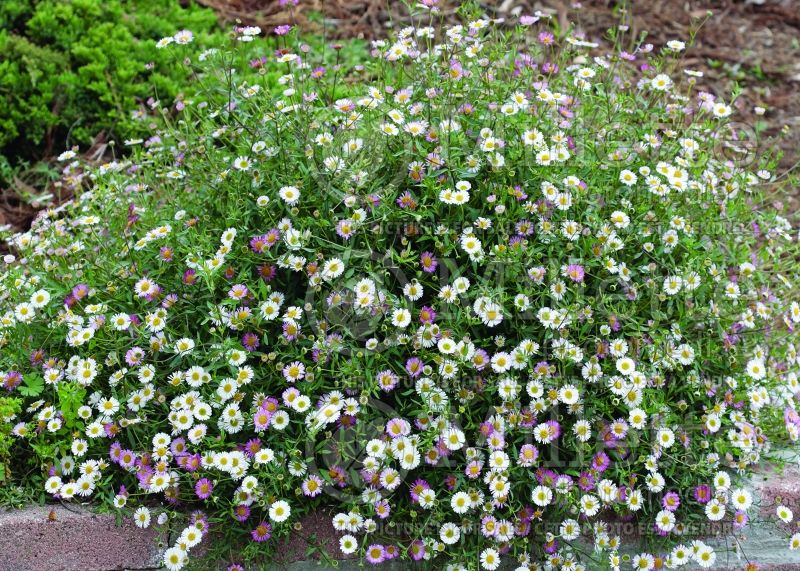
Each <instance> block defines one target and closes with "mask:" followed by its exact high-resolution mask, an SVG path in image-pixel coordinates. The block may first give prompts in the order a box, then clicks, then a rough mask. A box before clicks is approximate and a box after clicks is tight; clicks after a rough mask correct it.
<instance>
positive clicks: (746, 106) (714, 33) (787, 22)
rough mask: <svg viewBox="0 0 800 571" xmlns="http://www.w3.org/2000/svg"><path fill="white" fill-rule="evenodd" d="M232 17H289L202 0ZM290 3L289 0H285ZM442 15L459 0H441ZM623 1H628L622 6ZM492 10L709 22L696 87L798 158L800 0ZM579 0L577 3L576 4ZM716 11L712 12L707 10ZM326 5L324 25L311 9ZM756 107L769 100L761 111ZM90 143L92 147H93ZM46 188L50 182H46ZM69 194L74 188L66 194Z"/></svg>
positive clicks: (536, 0) (383, 6)
mask: <svg viewBox="0 0 800 571" xmlns="http://www.w3.org/2000/svg"><path fill="white" fill-rule="evenodd" d="M196 1H197V3H199V4H203V5H205V6H208V7H210V8H213V9H214V10H216V11H217V13H218V14H219V15H220V17H221V18H222V19H223V20H225V21H227V22H229V23H232V22H240V23H243V24H250V25H260V26H262V28H264V29H265V30H268V29H270V28H271V27H273V26H276V25H278V24H284V23H287V20H289V17H288V12H287V8H283V7H281V6H280V3H279V1H278V0H196ZM289 3H290V4H291V0H290V1H289ZM439 4H440V6H441V7H442V10H443V11H444V13H445V14H452V13H453V12H454V8H455V6H456V5H457V4H458V2H456V1H453V0H440V2H439ZM622 4H626V5H627V7H628V9H627V10H621V9H620V6H621V5H622ZM481 5H482V7H483V8H484V9H485V10H486V12H487V14H491V15H492V16H495V17H509V18H510V17H513V16H514V15H516V14H520V13H523V14H532V13H533V12H534V11H536V10H542V11H546V12H550V13H552V14H553V15H554V16H555V17H557V18H558V19H559V21H560V22H561V24H562V25H564V24H566V23H567V22H568V21H572V22H575V23H576V24H577V26H578V29H579V31H581V32H583V33H585V35H586V36H587V38H588V39H592V40H600V39H602V38H603V37H604V36H605V34H606V31H607V30H608V29H609V28H611V27H613V26H616V25H619V24H620V23H625V24H627V25H628V26H629V27H630V31H629V32H628V33H629V34H630V37H632V38H635V37H638V35H639V34H640V33H641V32H643V31H646V32H647V41H648V42H651V43H653V44H654V45H655V46H661V45H663V44H664V43H665V42H667V41H668V40H671V39H680V40H683V41H688V39H689V35H690V31H691V30H693V29H694V28H696V27H697V24H698V23H699V22H701V21H702V22H703V23H702V26H700V28H699V30H698V31H697V33H696V36H695V39H694V44H693V45H692V46H691V47H690V49H689V50H688V51H687V54H686V59H685V62H686V65H687V67H690V68H692V69H695V70H698V71H702V72H703V73H704V76H703V77H702V78H701V79H700V80H699V81H698V86H699V87H700V88H701V89H705V90H708V91H711V92H714V93H717V94H721V95H725V94H728V93H730V92H731V90H732V89H733V87H734V86H735V85H736V84H738V85H739V86H741V88H742V93H741V95H740V97H739V98H738V99H737V101H736V104H735V105H736V107H737V112H738V117H737V118H738V120H739V121H743V122H745V123H747V124H749V125H755V124H756V123H759V122H763V123H765V124H766V129H765V130H764V132H763V133H761V134H760V136H759V140H758V145H759V149H763V148H765V147H766V146H767V145H771V144H773V143H772V142H770V139H772V138H776V140H775V141H774V144H776V145H777V147H778V148H779V149H780V150H781V151H782V152H783V157H782V159H781V161H780V167H781V168H780V170H781V173H783V174H784V175H787V174H789V173H793V172H794V173H796V170H794V171H793V170H792V169H793V168H794V166H795V164H796V163H797V162H798V161H800V150H799V149H800V0H629V1H628V2H625V3H623V2H621V1H618V0H585V1H584V2H582V3H575V4H571V3H569V2H568V1H567V0H563V1H561V0H497V1H494V2H486V1H484V2H482V3H481ZM578 6H579V7H578ZM292 10H293V12H294V19H295V21H297V22H299V24H300V25H301V27H303V28H304V29H306V30H308V31H311V32H313V31H320V29H321V28H322V26H323V25H324V26H325V28H326V33H327V34H329V35H331V36H332V37H339V38H347V37H360V38H366V39H372V38H376V37H381V36H385V35H386V32H387V29H388V28H389V27H390V26H392V25H395V26H397V25H399V24H402V22H403V20H404V13H405V8H404V7H403V5H402V3H401V2H398V1H396V0H301V1H300V2H299V4H298V5H297V6H296V7H293V8H292ZM709 11H710V12H711V15H710V16H709V15H708V12H709ZM320 13H321V14H323V15H324V21H323V23H322V24H321V23H320V22H319V19H318V18H315V17H314V16H313V15H314V14H320ZM756 106H759V107H764V108H766V113H765V114H764V115H763V116H757V115H756V114H755V113H754V108H755V107H756ZM93 151H96V150H95V149H93ZM27 190H30V189H25V188H24V183H23V182H22V181H20V182H19V184H18V185H17V188H16V189H15V188H7V189H0V226H2V225H3V224H11V225H12V226H13V227H14V228H15V229H19V230H24V229H26V228H27V227H28V226H29V225H30V223H31V221H32V220H33V218H34V216H35V214H36V212H37V210H38V208H40V205H31V204H29V203H28V202H26V201H25V200H23V199H21V198H20V196H21V195H24V194H25V192H23V191H27ZM48 190H50V189H49V188H48ZM67 196H68V194H67ZM786 198H787V199H788V205H789V207H790V209H791V210H793V211H796V210H798V204H800V192H798V191H797V190H796V189H795V190H794V191H792V192H791V193H790V194H789V196H787V197H786Z"/></svg>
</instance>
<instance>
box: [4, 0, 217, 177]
mask: <svg viewBox="0 0 800 571" xmlns="http://www.w3.org/2000/svg"><path fill="white" fill-rule="evenodd" d="M181 28H188V29H191V30H192V31H193V32H194V33H195V34H200V35H205V34H207V33H212V32H215V31H216V30H217V23H216V18H215V16H214V13H213V12H212V11H211V10H206V9H201V8H198V7H196V6H189V7H187V8H184V7H182V6H181V4H180V3H179V2H178V0H133V1H128V2H122V1H120V0H4V1H3V2H0V53H2V55H0V93H2V95H0V154H2V155H4V156H5V158H6V159H7V160H8V161H9V163H11V164H16V163H18V162H19V161H20V160H26V159H38V158H42V156H43V155H45V154H47V153H48V152H52V150H53V149H57V148H61V147H62V146H63V145H64V142H65V140H68V141H69V142H70V143H87V142H90V141H91V140H92V139H93V138H94V137H95V136H97V135H98V134H99V133H100V132H101V131H104V130H105V131H106V133H107V135H110V137H111V138H117V139H119V140H120V141H121V140H122V139H124V138H126V137H130V136H133V135H137V134H139V133H140V132H141V131H142V130H143V125H142V121H141V120H140V119H141V118H142V116H143V113H142V110H143V109H145V101H146V100H147V99H148V98H151V97H155V98H158V97H163V98H166V99H168V100H172V99H173V98H174V97H175V95H176V94H178V92H179V91H180V88H181V86H182V85H185V83H186V77H187V76H186V75H185V71H186V70H185V69H184V68H181V67H177V66H168V65H165V60H166V59H167V58H165V57H164V56H163V55H162V54H161V53H160V52H159V50H158V49H157V48H156V45H155V44H156V41H158V40H159V39H160V38H161V37H163V36H165V35H167V34H171V33H173V32H174V31H175V30H176V29H181Z"/></svg>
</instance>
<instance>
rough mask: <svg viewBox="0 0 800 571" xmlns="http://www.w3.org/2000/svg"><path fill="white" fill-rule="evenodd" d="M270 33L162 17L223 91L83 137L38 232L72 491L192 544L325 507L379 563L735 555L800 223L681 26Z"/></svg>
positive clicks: (53, 487)
mask: <svg viewBox="0 0 800 571" xmlns="http://www.w3.org/2000/svg"><path fill="white" fill-rule="evenodd" d="M259 35H260V30H258V29H255V28H245V29H238V30H236V34H235V36H236V38H237V39H236V40H235V41H234V45H233V46H232V47H222V46H218V47H217V49H215V50H211V51H206V52H204V53H203V54H202V57H199V58H189V57H188V56H186V54H185V53H184V52H182V51H181V50H185V49H187V48H186V46H182V45H180V44H182V43H183V44H186V43H188V42H185V41H175V39H174V38H173V39H172V40H173V41H169V40H165V41H163V42H162V44H163V49H167V50H175V52H176V53H175V55H176V61H178V62H183V63H181V65H184V64H186V65H190V66H192V67H193V68H194V72H195V74H194V75H195V77H196V78H197V79H196V81H197V82H198V84H200V85H202V86H203V89H202V90H201V91H200V93H199V94H198V95H196V96H192V97H189V98H187V99H185V100H183V101H181V104H180V108H181V110H180V112H179V114H178V115H177V117H174V116H170V115H169V114H165V115H164V116H163V125H162V127H161V128H160V129H159V131H158V133H157V134H154V135H153V136H152V137H151V138H150V139H148V140H146V141H129V143H130V148H131V155H130V157H129V158H128V159H126V160H124V161H123V160H120V161H118V162H113V163H110V164H107V165H104V166H102V167H100V168H94V169H87V170H86V171H80V170H79V167H80V165H79V164H78V163H76V162H72V159H73V157H72V153H71V152H68V153H65V155H64V156H63V158H64V160H65V161H67V166H66V168H65V170H66V171H67V173H68V174H71V176H73V179H74V180H75V181H76V183H78V182H79V183H80V185H81V186H82V187H83V189H84V190H83V191H82V192H80V193H79V194H78V196H77V198H76V199H75V201H74V202H72V203H70V204H68V205H66V206H64V207H62V208H60V209H58V210H50V211H48V212H46V213H45V214H44V215H42V216H41V217H40V218H39V219H38V220H37V221H36V222H35V224H34V226H33V228H32V229H31V230H30V231H29V232H26V233H24V234H18V235H15V236H13V237H12V238H11V239H10V244H11V247H12V248H13V250H14V252H15V256H16V258H15V259H12V258H8V259H7V265H6V267H5V268H4V270H3V274H2V284H3V289H2V292H3V293H2V297H1V298H0V300H1V302H2V310H0V345H2V349H1V350H0V370H1V371H2V374H1V375H0V379H2V384H3V386H4V388H5V390H6V391H8V393H10V394H11V395H17V396H23V397H24V398H25V403H24V404H25V406H24V410H23V412H21V413H20V414H19V415H18V416H17V417H15V418H14V417H12V418H11V419H9V420H8V422H10V423H11V424H12V425H13V432H14V434H15V435H16V436H17V437H18V446H17V448H18V449H19V450H29V449H32V450H33V451H35V459H36V460H37V461H38V462H39V463H40V464H41V465H42V466H43V468H44V470H45V472H46V475H45V478H46V480H44V481H43V486H44V488H45V489H46V490H47V492H48V493H49V494H51V495H52V496H53V497H54V498H58V499H60V500H62V501H83V500H87V499H89V498H92V497H94V498H99V499H100V500H101V501H105V502H110V503H112V504H113V507H114V509H118V510H120V511H121V512H122V513H123V514H125V515H126V517H133V518H134V519H135V521H136V522H137V524H138V525H140V526H142V527H146V526H148V525H169V526H172V528H173V529H176V530H177V531H178V532H179V533H178V534H176V535H177V537H178V539H177V540H176V541H175V542H174V543H173V544H172V545H170V546H169V548H168V549H167V551H166V553H165V556H164V564H165V566H166V567H167V568H168V569H170V570H176V569H180V568H182V567H183V566H184V565H186V564H187V561H188V559H189V558H190V557H191V554H192V551H193V550H194V549H195V546H196V545H198V544H199V543H200V542H201V540H202V539H203V537H204V536H206V535H208V534H209V533H210V534H211V535H212V536H213V535H214V534H215V533H217V534H221V535H224V536H227V537H228V538H229V539H230V540H232V541H234V542H241V543H236V544H237V545H239V544H243V547H242V549H241V550H240V551H238V552H237V557H241V559H247V558H254V557H258V556H260V555H262V554H267V555H269V554H270V553H271V552H272V550H273V549H274V545H275V542H276V540H277V539H279V538H280V537H285V536H288V535H289V534H291V533H293V532H294V531H295V530H297V529H298V528H299V523H298V522H299V518H300V517H301V516H302V515H303V514H305V513H309V512H315V511H316V513H324V511H326V510H327V511H329V512H330V513H332V514H333V518H332V524H333V527H334V528H335V529H336V531H337V532H338V534H339V547H340V550H341V553H339V554H337V553H333V554H332V555H333V556H339V555H342V554H344V555H353V556H358V557H361V558H363V559H364V560H366V561H367V562H368V563H370V564H379V563H381V562H384V561H387V560H393V559H401V560H406V561H417V562H420V564H421V565H427V566H428V567H430V568H434V569H442V568H447V569H486V570H493V569H497V568H498V567H499V566H500V564H501V561H502V562H506V563H513V565H512V566H517V568H518V569H521V570H531V569H537V570H538V569H563V570H571V571H578V570H581V569H583V570H598V569H615V570H616V569H621V568H634V569H640V570H650V569H654V568H656V566H658V567H659V568H663V567H666V568H680V567H682V566H684V565H688V564H699V565H701V566H703V567H711V566H713V565H714V564H715V563H717V564H718V563H719V555H718V554H717V552H716V551H715V549H714V548H712V546H711V545H710V544H709V543H708V542H705V541H704V540H703V539H702V537H703V536H707V535H710V534H712V533H713V532H714V530H716V529H717V527H719V528H720V529H728V530H730V529H733V530H734V531H735V530H739V529H742V528H744V527H745V526H746V525H747V523H748V517H749V515H756V512H757V511H758V509H757V508H758V505H757V503H754V498H753V496H752V494H751V492H750V491H748V489H747V488H746V487H745V486H744V484H743V481H744V478H745V477H746V475H747V474H748V473H749V472H750V471H751V470H752V469H753V467H754V466H756V465H757V464H758V463H760V462H764V461H765V460H766V459H767V455H768V453H769V451H770V447H771V444H772V443H774V442H780V443H781V444H782V445H787V444H789V445H791V443H792V442H794V441H796V440H797V438H798V435H799V434H800V417H799V416H798V414H797V412H796V405H797V397H796V395H797V394H798V390H799V389H800V386H799V385H798V379H797V369H798V363H797V350H796V342H797V338H796V337H797V336H796V332H795V328H796V326H797V323H798V322H799V321H800V306H798V303H797V302H796V301H794V297H793V295H794V294H793V292H794V291H795V288H796V284H794V283H793V281H792V280H793V277H794V275H795V273H796V269H797V267H796V259H797V258H796V252H797V247H796V235H795V234H796V231H795V230H794V229H793V228H792V225H791V223H790V222H789V221H788V220H787V219H785V218H782V217H781V216H780V215H778V214H777V213H776V212H774V211H772V210H771V209H770V208H769V207H768V204H766V201H765V200H764V192H765V189H766V188H767V187H768V185H774V184H777V183H776V182H775V180H774V179H775V176H774V174H773V173H772V171H773V170H774V169H775V164H776V163H775V161H774V159H772V158H770V157H769V156H767V155H766V154H764V153H761V154H759V155H757V156H754V155H753V154H748V153H746V152H743V149H742V148H740V146H739V143H738V142H737V140H736V138H735V137H731V136H730V134H731V133H736V130H735V129H734V130H731V129H730V128H729V127H728V123H729V121H730V120H731V118H732V117H733V115H734V109H733V101H725V100H723V99H722V98H719V97H714V96H713V95H711V94H709V93H705V92H702V91H698V90H697V89H696V83H695V81H696V77H694V75H696V74H693V72H691V70H685V69H683V68H682V65H681V55H682V52H683V49H684V47H685V46H684V44H683V43H682V42H680V41H677V40H676V41H673V42H670V43H669V44H668V45H667V46H664V47H660V48H654V47H653V46H649V45H644V44H642V45H638V46H637V47H636V48H635V49H633V50H630V51H628V52H626V51H623V50H621V49H620V48H619V47H618V45H617V44H614V45H612V46H610V47H608V46H606V47H603V46H598V45H596V44H592V43H589V42H587V41H585V40H582V39H579V38H576V37H573V36H570V35H567V36H566V37H564V38H562V39H558V38H557V37H556V36H555V35H554V34H553V33H552V32H551V31H550V23H549V21H548V20H547V19H546V18H544V19H541V20H540V18H539V17H534V16H523V17H522V18H520V19H519V21H518V22H512V23H509V22H499V21H492V20H488V19H481V18H478V17H474V18H467V19H465V20H464V22H463V23H462V24H459V25H445V24H443V23H439V22H438V20H437V18H436V17H435V16H434V15H433V14H430V13H425V14H423V15H422V16H421V17H420V23H419V24H418V25H414V26H411V27H408V28H404V29H402V30H400V31H399V32H398V33H397V34H396V35H395V36H394V37H392V38H391V39H389V40H386V41H376V42H373V43H372V45H371V47H370V51H369V53H368V54H367V53H364V54H363V58H362V60H360V61H357V62H352V61H347V60H345V59H344V58H341V57H340V46H330V45H324V46H322V47H321V49H320V50H319V51H314V50H311V49H309V48H308V46H304V45H301V44H300V42H299V41H297V40H296V39H295V35H294V32H293V31H289V29H288V28H286V27H284V28H279V29H277V30H275V34H270V38H268V39H264V38H261V37H259ZM253 49H256V50H258V49H261V50H262V53H263V54H265V55H263V56H260V57H259V58H258V59H255V60H253V59H252V53H253ZM783 509H784V511H781V510H778V511H779V514H778V515H779V516H780V517H781V518H783V519H784V521H788V522H791V518H792V514H791V510H789V508H788V507H785V506H784V507H783ZM320 510H323V511H320ZM781 514H782V515H781ZM631 521H633V522H636V523H637V524H638V530H639V534H638V535H640V536H641V537H640V539H641V538H644V539H645V543H644V545H642V544H640V545H639V547H637V551H636V552H635V553H633V554H626V552H625V549H624V542H625V540H624V538H621V537H620V534H619V533H618V529H619V526H618V525H617V524H618V523H619V522H631ZM782 532H786V537H787V541H786V545H787V548H789V547H792V548H794V547H795V546H797V545H798V544H800V536H795V537H793V538H791V540H790V539H789V536H791V534H792V528H791V527H783V528H782ZM215 545H219V543H215ZM212 549H213V545H212ZM225 549H226V551H227V549H228V548H227V544H226V548H225ZM233 563H236V564H235V565H232V566H231V569H237V568H238V567H237V565H238V563H239V561H236V562H233Z"/></svg>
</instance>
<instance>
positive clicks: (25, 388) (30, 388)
mask: <svg viewBox="0 0 800 571" xmlns="http://www.w3.org/2000/svg"><path fill="white" fill-rule="evenodd" d="M43 390H44V379H43V378H42V377H40V376H39V375H37V374H36V373H28V374H27V375H25V376H24V377H22V385H21V386H20V387H19V394H21V395H22V396H25V397H38V396H39V395H40V394H42V391H43Z"/></svg>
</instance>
